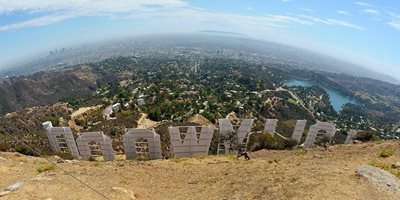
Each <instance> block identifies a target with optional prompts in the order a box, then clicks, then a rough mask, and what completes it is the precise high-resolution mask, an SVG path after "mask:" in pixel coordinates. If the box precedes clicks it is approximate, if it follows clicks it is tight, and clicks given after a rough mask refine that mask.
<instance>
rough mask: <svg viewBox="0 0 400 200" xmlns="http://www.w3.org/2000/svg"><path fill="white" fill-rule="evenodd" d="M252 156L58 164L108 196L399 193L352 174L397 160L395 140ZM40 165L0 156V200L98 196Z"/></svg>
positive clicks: (295, 196) (356, 195)
mask: <svg viewBox="0 0 400 200" xmlns="http://www.w3.org/2000/svg"><path fill="white" fill-rule="evenodd" d="M382 149H393V150H394V155H392V156H389V157H387V158H383V157H380V156H379V152H380V151H381V150H382ZM250 156H251V158H252V159H251V160H250V161H245V160H244V159H243V158H241V159H239V160H237V159H235V157H234V156H208V157H199V158H192V159H171V160H154V161H136V160H134V161H126V160H124V159H123V156H117V158H118V159H117V160H116V161H113V162H102V161H93V162H89V161H67V162H64V163H58V164H57V165H58V166H59V167H61V168H63V169H65V170H66V171H67V172H69V173H71V174H72V175H73V176H75V177H77V178H78V179H80V180H81V181H83V182H85V183H87V184H88V185H89V186H91V187H92V188H94V189H96V190H98V191H99V192H101V193H102V194H104V195H105V196H106V197H108V198H109V199H274V200H276V199H341V200H343V199H363V200H365V199H367V200H368V199H399V198H400V196H399V193H398V192H396V188H395V189H394V190H385V188H384V187H383V188H380V189H379V188H377V187H376V186H375V185H373V184H371V183H370V182H368V181H367V179H365V178H363V177H360V176H358V175H357V174H356V173H355V170H356V169H358V168H359V167H360V166H363V165H368V164H369V163H375V164H376V163H380V164H382V165H384V164H387V165H389V166H390V165H391V163H395V162H398V161H400V145H399V142H395V141H392V142H384V143H381V144H379V143H376V142H375V143H364V144H354V145H335V146H333V147H332V149H331V150H330V151H325V150H324V149H320V148H316V149H312V150H308V151H303V150H294V151H266V150H263V151H258V152H254V153H251V154H250ZM48 159H50V160H52V161H53V162H56V161H57V159H56V158H54V157H49V158H48ZM46 163H47V161H46V160H45V159H44V158H36V157H28V156H24V155H20V154H16V153H0V196H2V195H3V196H2V197H0V199H1V200H3V199H4V200H7V199H40V200H41V199H43V200H50V199H54V200H57V199H104V198H103V197H102V196H100V195H99V194H97V193H95V192H93V191H92V190H91V189H89V188H88V187H85V186H84V185H83V184H81V183H80V182H78V181H76V180H74V179H73V178H72V177H71V176H69V175H68V174H67V173H66V172H63V171H61V170H60V169H58V168H57V167H55V168H54V169H51V168H50V167H49V168H50V170H49V171H45V172H41V173H39V172H38V168H40V167H42V168H43V167H44V166H47V164H46ZM44 168H45V169H47V168H46V167H44ZM7 187H8V188H7ZM392 188H393V186H392ZM2 189H3V190H2ZM399 189H400V188H399Z"/></svg>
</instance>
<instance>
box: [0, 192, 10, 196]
mask: <svg viewBox="0 0 400 200" xmlns="http://www.w3.org/2000/svg"><path fill="white" fill-rule="evenodd" d="M8 193H10V191H0V197H3V196H6V194H8Z"/></svg>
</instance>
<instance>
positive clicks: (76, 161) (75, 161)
mask: <svg viewBox="0 0 400 200" xmlns="http://www.w3.org/2000/svg"><path fill="white" fill-rule="evenodd" d="M64 161H65V163H78V162H79V161H78V160H75V159H73V160H64Z"/></svg>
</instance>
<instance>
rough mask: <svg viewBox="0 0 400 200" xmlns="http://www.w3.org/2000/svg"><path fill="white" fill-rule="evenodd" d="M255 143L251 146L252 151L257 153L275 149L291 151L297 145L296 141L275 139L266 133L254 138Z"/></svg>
mask: <svg viewBox="0 0 400 200" xmlns="http://www.w3.org/2000/svg"><path fill="white" fill-rule="evenodd" d="M254 140H255V143H254V144H253V146H252V149H251V150H252V151H258V150H261V149H275V150H282V149H291V148H293V147H294V146H296V145H297V141H295V140H292V139H288V140H284V139H281V138H277V137H274V136H272V135H271V134H269V133H267V132H263V133H261V134H259V135H258V136H256V138H255V139H254Z"/></svg>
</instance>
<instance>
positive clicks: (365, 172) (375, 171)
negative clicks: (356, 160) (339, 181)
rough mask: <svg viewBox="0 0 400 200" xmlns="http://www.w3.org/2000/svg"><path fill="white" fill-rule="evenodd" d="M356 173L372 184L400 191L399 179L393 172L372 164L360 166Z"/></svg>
mask: <svg viewBox="0 0 400 200" xmlns="http://www.w3.org/2000/svg"><path fill="white" fill-rule="evenodd" d="M356 173H357V175H359V176H361V177H364V178H366V179H367V180H368V181H369V182H370V183H371V184H372V185H374V186H376V187H378V188H380V189H383V190H386V191H393V192H400V180H399V179H398V178H397V177H396V176H395V175H393V174H391V173H389V172H387V171H385V170H383V169H379V168H377V167H373V166H361V167H359V168H358V169H356Z"/></svg>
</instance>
